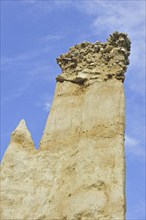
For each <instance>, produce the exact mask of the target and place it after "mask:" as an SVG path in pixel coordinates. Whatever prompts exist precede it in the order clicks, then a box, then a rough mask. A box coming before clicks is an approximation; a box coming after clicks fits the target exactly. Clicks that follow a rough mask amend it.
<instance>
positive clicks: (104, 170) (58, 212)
mask: <svg viewBox="0 0 146 220" xmlns="http://www.w3.org/2000/svg"><path fill="white" fill-rule="evenodd" d="M129 51H130V41H129V39H128V37H127V35H126V34H124V33H118V32H115V33H113V34H112V35H111V36H110V37H109V39H108V40H107V42H106V43H100V42H96V43H95V44H92V43H88V42H85V43H82V44H79V45H75V46H74V47H72V48H70V50H69V52H68V53H66V54H64V55H61V56H60V57H59V58H58V59H57V62H58V64H59V65H60V67H61V68H62V74H61V75H59V76H58V77H57V85H56V91H55V96H54V102H53V105H52V107H51V112H50V114H49V118H48V120H47V123H46V127H45V130H44V134H43V137H42V140H41V142H40V148H39V150H36V149H35V148H34V144H33V141H32V138H31V135H30V133H29V131H28V129H27V127H26V125H25V122H24V120H22V121H21V122H20V124H19V125H18V127H17V128H16V130H15V131H14V132H13V133H12V136H11V141H10V145H9V147H8V149H7V151H6V153H5V156H4V158H3V161H2V168H1V219H2V220H11V219H12V220H21V219H25V220H65V219H66V220H79V219H80V220H124V219H125V159H124V128H125V109H124V108H125V104H124V103H125V101H124V90H123V81H124V73H125V71H126V68H127V64H129V61H128V55H129Z"/></svg>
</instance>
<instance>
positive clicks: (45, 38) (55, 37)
mask: <svg viewBox="0 0 146 220" xmlns="http://www.w3.org/2000/svg"><path fill="white" fill-rule="evenodd" d="M64 37H65V35H61V34H58V35H55V34H54V35H53V34H47V35H46V36H43V37H42V38H41V41H45V42H48V41H52V40H60V39H62V38H64Z"/></svg>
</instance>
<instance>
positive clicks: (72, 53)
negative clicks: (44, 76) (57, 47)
mask: <svg viewBox="0 0 146 220" xmlns="http://www.w3.org/2000/svg"><path fill="white" fill-rule="evenodd" d="M130 44H131V43H130V40H129V38H128V36H127V34H125V33H119V32H114V33H113V34H112V35H110V36H109V38H108V39H107V42H105V43H101V42H96V43H89V42H83V43H81V44H77V45H75V46H74V47H71V48H70V49H69V51H68V52H67V53H66V54H63V55H61V56H60V57H59V58H57V63H58V64H59V66H60V67H61V69H62V74H61V75H58V76H57V78H56V80H57V81H58V82H63V81H70V82H72V83H77V84H85V85H89V84H90V83H91V82H92V81H94V82H95V81H107V80H109V79H110V80H111V79H113V78H115V79H118V80H121V81H122V82H124V78H125V77H124V73H125V71H126V69H127V65H128V64H129V59H128V56H129V54H130Z"/></svg>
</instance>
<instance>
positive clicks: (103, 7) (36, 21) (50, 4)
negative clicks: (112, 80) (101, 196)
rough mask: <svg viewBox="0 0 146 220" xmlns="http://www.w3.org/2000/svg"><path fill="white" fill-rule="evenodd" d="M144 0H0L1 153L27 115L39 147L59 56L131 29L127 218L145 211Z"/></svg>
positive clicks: (140, 217) (141, 215)
mask: <svg viewBox="0 0 146 220" xmlns="http://www.w3.org/2000/svg"><path fill="white" fill-rule="evenodd" d="M144 21H145V1H141V0H137V1H134V0H129V1H123V0H121V1H120V0H119V1H104V0H103V1H96V0H95V1H85V0H84V1H83V0H80V1H75V0H74V1H70V0H64V1H63V0H60V1H56V0H54V1H49V0H48V1H41V0H39V1H35V0H28V1H25V0H20V1H19V0H16V1H15V0H3V1H1V106H2V107H1V146H2V147H1V158H2V157H3V154H4V152H5V150H6V149H7V146H8V144H9V141H10V134H11V132H12V131H13V130H14V129H15V127H16V126H17V124H18V123H19V121H20V120H21V119H22V118H24V119H25V120H26V123H27V126H28V128H29V130H30V131H31V134H32V137H33V140H34V142H35V145H36V147H38V145H39V141H40V138H41V136H42V133H43V130H44V126H45V122H46V119H47V117H48V113H49V109H50V106H51V103H52V100H53V94H54V89H55V84H56V81H55V77H56V76H57V75H58V74H60V73H61V70H60V68H59V66H58V65H57V63H56V58H57V57H58V56H59V55H60V54H62V53H65V52H67V51H68V49H69V47H71V46H73V45H74V44H77V43H80V42H82V41H91V42H95V41H97V40H98V41H102V42H104V41H106V39H107V38H108V36H109V35H110V34H111V33H112V32H113V31H119V32H126V33H128V35H129V37H130V39H131V41H132V48H131V55H130V65H129V67H128V70H127V73H126V80H125V95H126V142H125V148H126V169H127V176H126V192H127V220H144V219H146V216H145V209H144V207H145V193H146V192H145V108H144V106H145V83H146V82H145V52H146V51H145V24H144Z"/></svg>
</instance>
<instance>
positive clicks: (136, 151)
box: [125, 135, 145, 158]
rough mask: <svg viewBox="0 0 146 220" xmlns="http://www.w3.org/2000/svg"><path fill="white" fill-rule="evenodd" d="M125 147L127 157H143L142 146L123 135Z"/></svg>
mask: <svg viewBox="0 0 146 220" xmlns="http://www.w3.org/2000/svg"><path fill="white" fill-rule="evenodd" d="M125 147H126V153H127V154H128V155H131V156H134V157H143V158H144V157H145V149H144V146H142V145H141V143H139V141H138V140H136V139H135V138H133V137H130V136H128V135H125Z"/></svg>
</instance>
